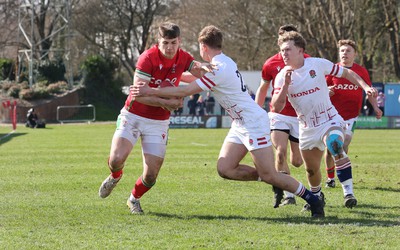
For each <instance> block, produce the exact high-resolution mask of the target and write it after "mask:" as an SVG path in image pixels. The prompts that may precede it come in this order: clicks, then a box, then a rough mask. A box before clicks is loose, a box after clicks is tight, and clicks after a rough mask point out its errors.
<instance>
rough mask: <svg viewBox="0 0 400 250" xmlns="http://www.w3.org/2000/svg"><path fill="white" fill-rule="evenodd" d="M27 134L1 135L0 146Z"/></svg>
mask: <svg viewBox="0 0 400 250" xmlns="http://www.w3.org/2000/svg"><path fill="white" fill-rule="evenodd" d="M26 134H27V133H12V134H1V133H0V146H1V145H3V144H5V143H7V142H9V141H11V140H12V139H13V138H15V137H18V136H22V135H26Z"/></svg>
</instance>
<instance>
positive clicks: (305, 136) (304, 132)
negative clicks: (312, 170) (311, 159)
mask: <svg viewBox="0 0 400 250" xmlns="http://www.w3.org/2000/svg"><path fill="white" fill-rule="evenodd" d="M332 127H339V128H341V129H342V130H343V131H344V130H345V128H346V124H345V122H344V121H343V119H342V118H341V117H340V116H339V117H338V118H334V119H332V120H330V121H328V122H326V123H324V124H322V125H320V126H318V127H312V128H306V129H304V128H301V127H300V137H299V147H300V149H301V150H311V149H313V148H318V149H319V150H321V151H324V150H325V143H324V141H323V139H324V136H325V134H326V132H327V131H328V130H329V129H330V128H332Z"/></svg>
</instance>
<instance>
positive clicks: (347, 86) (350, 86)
mask: <svg viewBox="0 0 400 250" xmlns="http://www.w3.org/2000/svg"><path fill="white" fill-rule="evenodd" d="M335 89H343V90H358V85H354V84H339V85H335Z"/></svg>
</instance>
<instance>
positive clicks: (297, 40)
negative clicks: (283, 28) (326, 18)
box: [278, 31, 307, 50]
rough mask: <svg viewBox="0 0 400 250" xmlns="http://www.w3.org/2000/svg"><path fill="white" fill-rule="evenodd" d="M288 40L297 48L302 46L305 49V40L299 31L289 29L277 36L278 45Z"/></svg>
mask: <svg viewBox="0 0 400 250" xmlns="http://www.w3.org/2000/svg"><path fill="white" fill-rule="evenodd" d="M288 41H293V42H294V46H296V47H298V48H302V49H303V50H306V45H307V42H306V40H305V39H304V38H303V36H302V35H301V34H300V33H299V32H296V31H289V32H285V33H283V34H282V35H281V36H279V38H278V46H279V47H280V46H281V45H282V44H283V43H285V42H288Z"/></svg>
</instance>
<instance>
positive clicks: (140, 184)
mask: <svg viewBox="0 0 400 250" xmlns="http://www.w3.org/2000/svg"><path fill="white" fill-rule="evenodd" d="M154 184H155V183H153V184H151V185H149V184H147V183H145V182H144V181H143V179H142V176H140V177H139V178H138V179H137V181H136V184H135V187H134V188H133V189H132V195H133V197H135V198H136V199H139V198H140V197H142V195H144V194H145V193H146V192H147V191H149V190H150V188H151V187H152V186H154Z"/></svg>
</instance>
